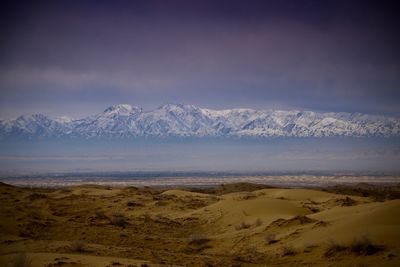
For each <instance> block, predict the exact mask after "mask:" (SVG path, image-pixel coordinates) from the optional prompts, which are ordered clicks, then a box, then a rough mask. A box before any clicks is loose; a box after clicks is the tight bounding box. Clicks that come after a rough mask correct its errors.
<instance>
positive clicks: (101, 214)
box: [95, 210, 108, 220]
mask: <svg viewBox="0 0 400 267" xmlns="http://www.w3.org/2000/svg"><path fill="white" fill-rule="evenodd" d="M95 216H96V218H97V219H99V220H105V219H108V217H107V216H106V215H105V214H104V212H103V211H102V210H96V211H95Z"/></svg>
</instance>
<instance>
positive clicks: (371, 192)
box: [323, 183, 400, 201]
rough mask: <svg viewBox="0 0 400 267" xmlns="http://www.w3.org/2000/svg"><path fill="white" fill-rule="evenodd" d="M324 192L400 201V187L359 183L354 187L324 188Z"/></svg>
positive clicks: (377, 199) (376, 199) (337, 186)
mask: <svg viewBox="0 0 400 267" xmlns="http://www.w3.org/2000/svg"><path fill="white" fill-rule="evenodd" d="M323 191H325V192H329V193H335V194H343V195H353V196H360V197H369V198H371V199H373V200H375V201H384V200H390V199H400V185H393V186H384V185H371V184H366V183H359V184H356V185H354V186H350V185H336V186H332V187H328V188H324V189H323Z"/></svg>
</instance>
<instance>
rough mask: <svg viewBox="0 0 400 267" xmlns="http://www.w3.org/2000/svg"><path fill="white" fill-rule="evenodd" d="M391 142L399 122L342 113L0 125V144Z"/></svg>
mask: <svg viewBox="0 0 400 267" xmlns="http://www.w3.org/2000/svg"><path fill="white" fill-rule="evenodd" d="M282 136H288V137H330V136H351V137H394V136H400V118H396V117H388V116H378V115H367V114H362V113H346V112H329V113H322V112H314V111H298V110H285V111H284V110H255V109H225V110H212V109H205V108H199V107H196V106H193V105H183V104H166V105H162V106H160V107H159V108H157V109H154V110H151V111H144V110H143V109H142V108H140V107H136V106H131V105H128V104H118V105H113V106H110V107H108V108H107V109H105V110H104V111H103V112H101V113H99V114H95V115H92V116H88V117H85V118H81V119H71V118H68V117H60V118H51V117H49V116H46V115H43V114H35V115H30V116H20V117H18V118H15V119H7V120H0V138H1V139H3V140H4V139H7V138H20V137H22V138H29V139H32V138H42V139H43V138H83V139H92V138H113V139H114V138H135V137H282Z"/></svg>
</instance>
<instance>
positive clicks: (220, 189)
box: [190, 183, 275, 195]
mask: <svg viewBox="0 0 400 267" xmlns="http://www.w3.org/2000/svg"><path fill="white" fill-rule="evenodd" d="M267 188H275V187H272V186H268V185H263V184H252V183H233V184H222V185H219V186H215V187H210V188H191V189H190V191H192V192H198V193H205V194H214V195H224V194H228V193H235V192H253V191H256V190H261V189H267Z"/></svg>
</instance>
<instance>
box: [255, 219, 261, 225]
mask: <svg viewBox="0 0 400 267" xmlns="http://www.w3.org/2000/svg"><path fill="white" fill-rule="evenodd" d="M254 224H255V226H261V225H262V224H263V221H262V220H261V219H260V218H258V219H257V220H256V222H255V223H254Z"/></svg>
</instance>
